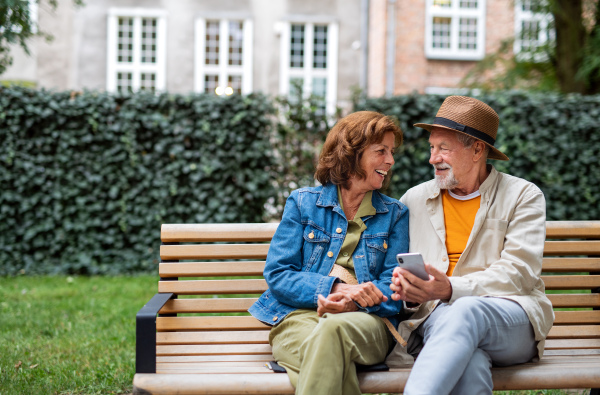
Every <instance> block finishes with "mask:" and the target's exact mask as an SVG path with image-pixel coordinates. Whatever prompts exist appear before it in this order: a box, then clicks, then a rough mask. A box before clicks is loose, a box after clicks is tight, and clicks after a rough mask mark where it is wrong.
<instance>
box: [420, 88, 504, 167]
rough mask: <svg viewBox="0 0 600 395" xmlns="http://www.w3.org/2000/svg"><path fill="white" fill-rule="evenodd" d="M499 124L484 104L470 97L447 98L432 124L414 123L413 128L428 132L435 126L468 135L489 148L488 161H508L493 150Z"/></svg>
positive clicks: (494, 115)
mask: <svg viewBox="0 0 600 395" xmlns="http://www.w3.org/2000/svg"><path fill="white" fill-rule="evenodd" d="M499 123H500V119H499V118H498V114H496V111H494V110H493V109H492V108H491V107H490V106H488V105H487V104H485V103H484V102H482V101H479V100H477V99H473V98H472V97H466V96H448V97H447V98H446V100H444V102H443V103H442V106H441V107H440V109H439V110H438V113H437V114H436V116H435V119H434V120H433V123H432V124H427V123H416V124H415V125H414V126H416V127H419V128H423V129H425V130H427V131H429V132H431V129H432V128H433V127H434V126H436V127H439V128H442V129H447V130H452V131H454V132H458V133H463V134H466V135H469V136H471V137H474V138H476V139H477V140H480V141H483V142H484V143H485V144H487V146H488V147H490V152H489V154H488V159H498V160H508V156H506V155H504V154H503V153H502V152H500V151H499V150H498V149H496V148H494V143H495V142H496V134H497V133H498V124H499Z"/></svg>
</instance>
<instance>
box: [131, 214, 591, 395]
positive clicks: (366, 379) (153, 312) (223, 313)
mask: <svg viewBox="0 0 600 395" xmlns="http://www.w3.org/2000/svg"><path fill="white" fill-rule="evenodd" d="M277 225H278V224H212V225H209V224H197V225H163V226H162V232H161V238H162V245H161V247H160V256H161V263H160V267H159V274H160V281H159V282H158V293H157V294H156V295H155V296H154V297H153V298H152V299H151V300H150V301H149V302H148V304H146V305H145V306H144V307H143V308H142V309H141V310H140V311H139V313H138V314H137V317H136V320H137V322H136V324H137V328H136V336H137V340H136V354H137V355H136V374H135V377H134V379H133V387H134V388H133V392H134V394H167V393H169V394H171V393H178V394H250V393H263V394H291V393H293V392H294V390H293V388H292V386H291V384H290V383H289V381H288V379H287V375H286V374H281V373H279V374H277V373H272V372H271V371H270V370H268V369H267V368H266V367H265V362H267V361H271V360H272V359H273V357H272V355H271V347H270V346H269V344H268V333H269V328H270V327H269V326H267V325H264V324H262V323H261V322H259V321H258V320H256V319H254V318H253V317H252V316H249V314H247V313H246V310H247V309H248V308H249V307H250V305H251V304H252V303H253V302H254V301H255V300H256V299H257V298H258V296H259V295H260V294H261V293H262V292H263V291H264V290H265V289H266V288H267V284H266V282H265V280H264V279H263V277H262V272H263V268H264V263H265V262H264V260H265V257H266V255H267V250H268V248H269V244H268V242H269V241H270V240H271V237H272V236H273V233H274V232H275V230H276V228H277ZM543 272H544V273H543V279H544V282H545V284H546V290H547V292H548V293H549V297H550V299H551V301H552V304H553V305H554V308H555V313H556V321H555V323H554V326H553V327H552V330H551V331H550V334H549V336H548V340H547V342H546V351H545V357H544V358H543V359H542V361H541V362H539V363H528V364H523V365H518V366H513V367H507V368H494V369H493V379H494V389H495V390H517V389H523V390H527V389H560V388H592V389H593V390H592V394H596V395H599V394H600V390H599V388H600V293H599V291H600V221H585V222H584V221H573V222H567V221H557V222H548V223H547V242H546V246H545V249H544V264H543ZM556 291H566V292H567V293H562V292H561V293H556ZM409 372H410V369H392V370H390V371H389V372H368V373H360V374H359V377H360V383H361V389H362V391H363V392H365V393H381V392H392V393H398V392H401V391H402V390H403V388H404V385H405V383H406V379H407V378H408V374H409ZM594 388H595V389H594Z"/></svg>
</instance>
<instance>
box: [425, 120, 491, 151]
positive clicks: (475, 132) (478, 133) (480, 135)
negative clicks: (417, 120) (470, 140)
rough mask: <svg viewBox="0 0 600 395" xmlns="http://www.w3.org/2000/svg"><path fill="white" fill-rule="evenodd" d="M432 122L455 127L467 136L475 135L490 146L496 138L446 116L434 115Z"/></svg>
mask: <svg viewBox="0 0 600 395" xmlns="http://www.w3.org/2000/svg"><path fill="white" fill-rule="evenodd" d="M433 123H434V124H435V125H440V126H446V127H449V128H451V129H456V130H458V131H461V132H463V133H466V134H468V135H469V136H472V137H475V138H476V139H479V140H482V141H484V142H486V143H488V144H489V145H491V146H492V147H493V146H494V143H495V142H496V140H495V139H494V138H492V137H491V136H490V135H488V134H485V133H483V132H482V131H480V130H477V129H475V128H472V127H470V126H467V125H463V124H461V123H458V122H454V121H453V120H451V119H448V118H442V117H435V119H434V120H433Z"/></svg>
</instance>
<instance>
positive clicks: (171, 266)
mask: <svg viewBox="0 0 600 395" xmlns="http://www.w3.org/2000/svg"><path fill="white" fill-rule="evenodd" d="M599 261H600V260H599ZM598 266H599V267H600V263H599V265H598ZM264 269H265V261H234V262H162V263H160V264H159V266H158V273H159V275H160V276H161V277H165V278H168V277H218V276H227V277H231V276H232V275H233V273H235V275H236V276H262V274H263V271H264Z"/></svg>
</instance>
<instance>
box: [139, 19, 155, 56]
mask: <svg viewBox="0 0 600 395" xmlns="http://www.w3.org/2000/svg"><path fill="white" fill-rule="evenodd" d="M142 63H156V18H143V19H142Z"/></svg>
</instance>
